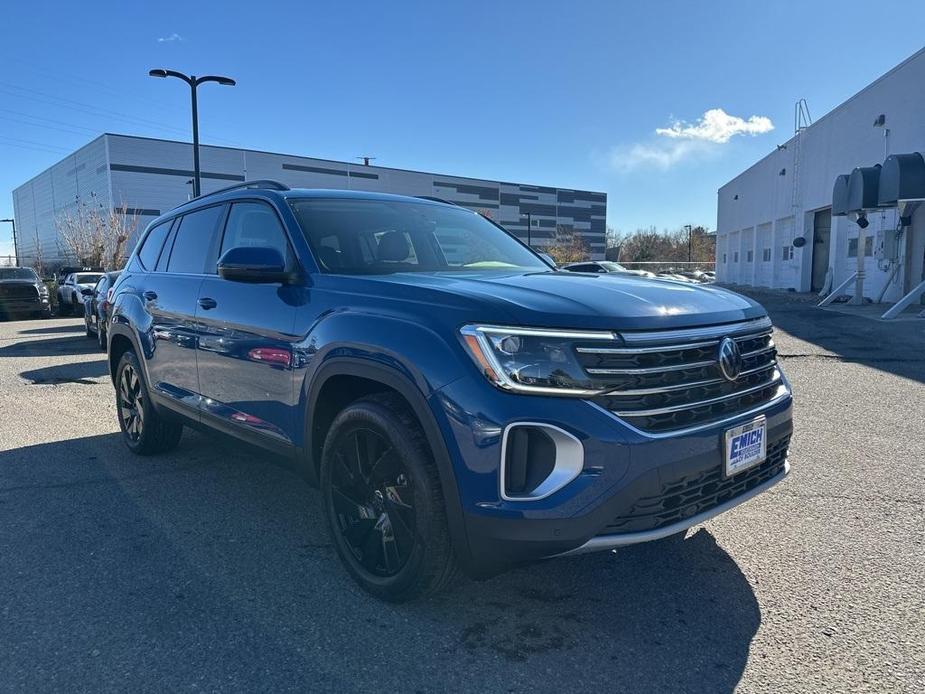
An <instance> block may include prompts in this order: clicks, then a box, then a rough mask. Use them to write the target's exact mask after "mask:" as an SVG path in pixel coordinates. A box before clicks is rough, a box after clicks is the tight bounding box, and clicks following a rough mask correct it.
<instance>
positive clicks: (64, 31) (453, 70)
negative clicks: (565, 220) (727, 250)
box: [0, 0, 925, 254]
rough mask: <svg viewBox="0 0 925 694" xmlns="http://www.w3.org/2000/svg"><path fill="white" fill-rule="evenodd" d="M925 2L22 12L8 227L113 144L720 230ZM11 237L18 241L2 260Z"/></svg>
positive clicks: (11, 69) (888, 51)
mask: <svg viewBox="0 0 925 694" xmlns="http://www.w3.org/2000/svg"><path fill="white" fill-rule="evenodd" d="M923 25H925V3H911V2H894V1H892V0H879V1H878V2H877V3H874V4H871V2H869V0H866V1H864V2H855V1H851V0H848V1H846V0H841V1H840V2H816V1H814V2H774V1H767V2H763V3H757V2H742V1H741V0H739V1H738V2H725V1H714V2H709V3H693V2H681V1H679V2H651V1H649V2H645V3H637V2H617V1H615V0H614V1H610V2H606V1H602V2H576V1H575V0H572V1H571V2H564V1H563V2H546V1H545V0H544V1H540V0H535V1H533V2H502V1H499V0H495V1H494V2H482V1H477V2H476V1H469V2H465V3H454V2H443V3H432V2H427V3H424V2H420V3H403V2H360V1H354V2H350V3H323V4H322V3H317V4H314V3H313V4H311V5H310V4H309V3H304V2H296V3H285V2H277V3H268V4H259V3H257V4H255V3H253V2H237V1H234V0H229V1H227V2H223V3H220V4H219V3H191V2H170V1H167V0H164V1H161V2H157V3H153V2H149V3H142V2H138V3H125V2H85V3H74V2H66V3H63V2H62V3H41V2H36V3H22V2H20V3H8V4H7V5H6V6H5V7H4V9H3V14H2V25H0V161H2V162H3V165H2V166H0V217H9V216H11V214H12V198H11V194H10V193H11V191H12V189H13V188H14V187H16V186H17V185H18V184H20V183H22V182H23V181H25V180H27V179H28V178H30V177H31V176H33V175H35V174H36V173H38V172H40V171H42V170H43V169H45V168H46V167H47V166H49V165H51V164H53V163H54V162H56V161H57V160H59V159H60V158H61V157H62V156H64V155H65V154H67V153H68V152H70V151H72V150H73V149H75V148H76V147H78V146H80V145H82V144H84V143H85V142H87V141H89V140H90V139H92V138H93V137H95V136H96V135H97V134H99V133H100V132H103V131H110V132H125V133H131V134H138V135H146V136H152V137H168V138H175V139H187V138H189V122H188V121H189V116H188V93H187V92H186V91H185V89H184V88H183V85H181V84H180V83H179V82H176V81H164V80H155V79H152V78H149V77H147V71H148V69H150V68H152V67H168V68H174V69H177V70H181V71H184V72H187V73H196V74H204V73H218V74H226V75H229V76H232V77H234V78H235V79H237V81H238V86H237V87H234V88H230V89H229V88H224V87H218V86H216V85H207V86H206V87H204V88H203V89H202V90H201V91H200V123H201V136H202V140H203V142H209V143H214V144H226V145H234V146H242V147H248V148H255V149H263V150H270V151H278V152H286V153H294V154H303V155H308V156H317V157H324V158H331V159H341V160H349V159H351V158H352V157H354V156H356V155H360V154H372V155H374V156H376V157H377V160H376V163H377V164H382V165H384V166H395V167H400V168H410V169H421V170H433V171H438V172H444V173H453V174H458V175H464V176H476V177H485V178H494V179H501V180H513V181H523V182H533V183H540V184H547V185H557V186H562V187H575V188H585V189H591V190H603V191H606V192H607V193H608V199H609V205H608V224H609V226H612V227H615V228H617V229H620V230H623V231H632V230H634V229H636V228H638V227H646V226H649V225H656V226H657V227H659V228H663V227H667V228H677V227H679V226H681V225H683V224H687V223H693V224H704V225H706V226H709V227H711V228H713V227H715V224H716V190H717V188H718V187H719V186H720V185H722V184H723V183H724V182H725V181H727V180H728V179H730V178H731V177H732V176H734V175H735V174H736V173H738V172H739V171H740V170H742V169H743V168H745V167H746V166H748V165H750V164H751V163H753V162H754V161H756V160H757V159H759V158H760V157H762V156H763V155H764V154H766V153H767V152H769V151H770V150H771V149H772V148H773V147H774V145H775V144H777V143H778V142H783V141H784V140H786V139H787V138H788V137H789V135H790V134H791V132H792V129H793V104H794V102H795V101H796V100H797V99H798V98H800V97H806V98H807V100H808V101H809V105H810V109H811V111H812V113H813V115H814V116H816V117H818V116H820V115H822V114H823V113H825V112H826V111H828V110H830V109H831V108H832V107H834V106H836V105H837V104H839V103H840V102H842V101H844V100H845V99H846V98H848V97H849V96H851V95H852V94H853V93H855V92H856V91H858V90H859V89H861V88H862V87H864V86H865V85H866V84H868V83H869V82H870V81H872V80H873V79H875V78H876V77H878V76H879V75H881V74H882V73H884V72H886V71H887V70H888V69H890V68H891V67H893V66H894V65H895V64H896V63H898V62H900V61H901V60H903V59H904V58H906V57H908V56H909V55H911V54H912V53H914V52H915V51H917V50H918V49H919V48H921V47H922V38H921V31H920V30H919V29H920V27H921V26H923ZM8 238H9V225H0V254H4V253H6V252H8V251H6V250H5V247H7V248H8V244H7V241H8Z"/></svg>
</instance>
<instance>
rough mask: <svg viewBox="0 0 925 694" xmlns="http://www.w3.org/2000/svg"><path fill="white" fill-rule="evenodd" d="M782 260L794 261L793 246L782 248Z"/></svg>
mask: <svg viewBox="0 0 925 694" xmlns="http://www.w3.org/2000/svg"><path fill="white" fill-rule="evenodd" d="M780 259H781V260H793V246H789V245H788V246H784V247H782V248H781V254H780Z"/></svg>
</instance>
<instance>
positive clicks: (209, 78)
mask: <svg viewBox="0 0 925 694" xmlns="http://www.w3.org/2000/svg"><path fill="white" fill-rule="evenodd" d="M148 75H150V76H151V77H176V78H177V79H180V80H183V81H184V82H186V83H187V84H188V85H189V88H190V102H191V104H190V105H191V106H192V111H193V197H194V198H198V197H199V196H200V195H201V194H202V177H201V176H200V172H199V105H198V103H197V99H196V88H197V87H198V86H199V85H200V84H203V83H205V82H218V83H219V84H220V85H222V86H224V87H233V86H234V85H235V84H236V83H235V81H234V80H233V79H231V78H230V77H221V76H220V75H206V76H205V77H196V75H184V74H183V73H182V72H177V71H176V70H162V69H156V70H149V71H148Z"/></svg>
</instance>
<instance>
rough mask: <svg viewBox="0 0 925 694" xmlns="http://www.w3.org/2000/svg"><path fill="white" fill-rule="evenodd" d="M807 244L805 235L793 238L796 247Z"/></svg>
mask: <svg viewBox="0 0 925 694" xmlns="http://www.w3.org/2000/svg"><path fill="white" fill-rule="evenodd" d="M805 245H806V238H805V237H803V236H797V237H796V238H795V239H794V240H793V247H794V248H803V246H805Z"/></svg>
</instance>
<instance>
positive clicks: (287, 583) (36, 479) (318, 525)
mask: <svg viewBox="0 0 925 694" xmlns="http://www.w3.org/2000/svg"><path fill="white" fill-rule="evenodd" d="M262 458H263V456H262V455H261V454H255V453H254V452H253V451H249V450H245V449H242V448H241V447H240V446H238V445H237V444H233V443H232V444H229V443H228V442H226V441H224V440H222V439H216V438H212V437H208V436H204V435H201V434H198V433H195V432H190V431H187V432H186V433H185V434H184V437H183V441H182V442H181V445H180V448H179V449H178V450H177V451H176V452H174V453H172V454H167V455H162V456H155V457H149V458H141V457H136V456H132V455H131V454H129V453H128V452H127V451H126V449H125V447H124V445H123V444H122V442H121V440H120V437H119V436H118V435H117V434H106V435H102V436H91V437H84V438H76V439H71V440H66V441H58V442H54V443H47V444H41V445H36V446H30V447H24V448H18V449H12V450H7V451H4V452H0V556H3V557H4V560H3V561H2V562H0V601H2V602H3V604H4V605H6V606H7V608H5V612H4V619H3V620H2V621H0V641H2V642H4V643H15V644H17V648H16V652H15V655H12V656H8V657H6V658H4V659H0V660H2V663H0V680H2V681H15V682H20V683H22V684H23V686H24V687H25V688H27V689H28V688H30V687H29V685H30V684H31V685H35V686H39V685H40V680H39V678H40V677H41V678H45V679H43V680H41V681H45V682H47V681H48V678H54V680H55V681H56V682H58V683H61V684H62V686H63V687H64V688H67V687H68V684H70V683H73V684H74V685H77V684H78V683H79V685H80V687H83V688H95V687H103V686H104V685H105V686H107V687H110V688H112V687H115V688H121V689H128V688H132V689H144V688H152V687H156V688H158V689H168V690H170V689H174V688H180V687H182V686H185V684H188V682H189V681H192V680H191V679H190V678H195V681H196V682H197V685H198V686H199V687H201V688H203V689H223V688H228V687H229V684H230V683H233V686H232V688H235V689H244V690H253V689H263V690H266V689H275V690H282V689H293V688H296V689H312V690H313V691H319V690H321V691H334V690H336V691H356V690H360V689H372V688H377V689H386V690H396V691H415V690H418V691H433V690H450V691H457V690H459V691H462V690H472V689H474V688H477V689H479V690H481V691H498V690H502V691H531V692H536V691H562V690H565V691H590V690H604V689H605V688H606V690H607V691H612V690H614V689H620V690H628V691H704V692H723V691H732V690H733V689H734V688H735V686H736V683H737V682H738V681H739V679H740V677H741V675H742V672H743V670H744V668H745V665H746V661H747V657H748V652H749V645H750V643H751V640H752V638H753V637H754V635H755V633H756V631H757V629H758V627H759V625H760V622H761V614H760V611H759V608H758V603H757V600H756V598H755V596H754V594H753V592H752V588H751V586H750V584H749V582H748V580H747V579H746V577H745V576H744V575H743V574H742V572H741V571H740V569H739V568H738V566H737V565H736V563H735V561H734V560H733V559H732V558H731V557H730V556H729V555H728V554H727V553H726V552H725V551H724V550H723V549H722V548H721V547H720V546H718V545H717V543H716V541H715V540H714V538H713V537H712V536H711V535H710V534H709V533H708V532H706V531H704V530H701V531H699V532H697V533H695V534H694V535H693V536H692V537H690V538H688V540H687V541H685V542H684V543H682V544H681V545H680V546H678V547H676V548H674V549H668V550H659V549H658V548H656V547H638V548H634V549H632V550H631V551H630V550H627V551H625V552H621V553H620V554H617V555H613V554H602V555H588V556H583V557H576V558H572V559H567V558H563V559H557V560H550V561H547V562H543V563H539V564H535V565H532V566H528V567H524V568H520V569H517V570H515V571H512V572H509V573H507V574H504V575H502V576H498V577H496V578H493V579H491V580H488V581H483V582H471V581H463V582H462V583H461V584H460V585H458V586H457V587H455V588H453V589H452V590H450V591H449V592H447V593H445V594H442V595H440V596H437V597H434V598H430V599H426V600H422V601H418V602H413V603H408V604H403V605H390V604H386V603H382V602H379V601H376V600H374V599H372V598H370V597H369V596H367V595H366V594H365V593H363V592H362V591H360V590H359V589H358V588H357V587H356V586H355V585H354V584H353V582H352V581H351V580H350V579H349V578H348V576H347V574H346V572H345V571H344V570H343V568H342V567H341V565H340V563H339V561H338V559H337V557H336V555H335V553H334V551H333V548H332V547H331V545H330V542H329V539H328V536H327V532H326V530H325V522H324V519H323V517H322V514H321V503H320V499H319V497H318V494H317V493H316V492H314V491H313V490H311V489H310V488H309V487H308V486H307V485H306V484H305V483H304V482H303V481H302V480H301V479H300V478H299V477H298V476H297V475H296V474H295V473H294V472H292V471H291V470H290V469H288V468H286V467H284V466H282V465H279V464H278V461H275V460H264V459H262ZM267 462H275V463H276V464H266V463H267ZM142 644H156V648H147V647H145V648H141V645H142ZM91 653H92V654H93V655H92V657H90V656H89V655H88V654H91ZM37 673H41V675H39V674H37ZM114 673H121V674H120V675H116V674H114ZM109 677H116V678H117V679H115V680H113V679H109ZM31 688H34V687H31Z"/></svg>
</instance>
